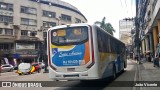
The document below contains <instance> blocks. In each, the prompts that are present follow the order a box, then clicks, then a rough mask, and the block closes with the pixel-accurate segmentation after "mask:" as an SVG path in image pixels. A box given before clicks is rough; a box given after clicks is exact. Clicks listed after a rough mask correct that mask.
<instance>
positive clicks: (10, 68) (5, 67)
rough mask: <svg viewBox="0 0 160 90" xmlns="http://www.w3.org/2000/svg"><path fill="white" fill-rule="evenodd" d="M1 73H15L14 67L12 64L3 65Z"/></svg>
mask: <svg viewBox="0 0 160 90" xmlns="http://www.w3.org/2000/svg"><path fill="white" fill-rule="evenodd" d="M0 70H1V72H12V71H13V66H12V65H11V64H4V65H1V69H0Z"/></svg>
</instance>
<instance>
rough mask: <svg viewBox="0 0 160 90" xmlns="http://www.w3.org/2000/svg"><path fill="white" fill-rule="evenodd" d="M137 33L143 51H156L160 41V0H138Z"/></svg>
mask: <svg viewBox="0 0 160 90" xmlns="http://www.w3.org/2000/svg"><path fill="white" fill-rule="evenodd" d="M136 29H137V30H136V31H137V32H136V33H138V35H139V38H140V40H141V44H140V45H141V51H142V53H146V52H151V53H153V54H155V53H156V46H157V44H158V43H159V42H160V0H136Z"/></svg>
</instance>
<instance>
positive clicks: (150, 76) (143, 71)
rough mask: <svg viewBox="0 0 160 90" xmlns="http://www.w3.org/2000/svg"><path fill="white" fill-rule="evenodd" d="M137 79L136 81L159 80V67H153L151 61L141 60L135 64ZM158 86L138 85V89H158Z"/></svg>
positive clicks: (159, 89) (159, 88)
mask: <svg viewBox="0 0 160 90" xmlns="http://www.w3.org/2000/svg"><path fill="white" fill-rule="evenodd" d="M137 71H138V75H137V76H138V80H137V81H159V82H160V67H153V63H152V62H143V63H142V64H137ZM158 86H159V87H140V90H160V85H159V84H158Z"/></svg>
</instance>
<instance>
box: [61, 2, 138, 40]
mask: <svg viewBox="0 0 160 90" xmlns="http://www.w3.org/2000/svg"><path fill="white" fill-rule="evenodd" d="M61 1H64V2H67V3H70V4H71V5H73V6H75V7H76V8H77V9H78V10H79V11H80V12H81V13H82V14H83V15H84V16H85V17H86V18H87V20H88V23H90V24H93V23H94V22H96V21H102V19H103V17H106V23H111V24H112V26H113V28H114V29H115V30H116V32H115V33H114V36H115V37H116V38H118V39H119V20H122V19H124V18H129V17H130V18H132V17H135V9H136V8H135V0H61Z"/></svg>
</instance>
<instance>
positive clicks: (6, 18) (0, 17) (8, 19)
mask: <svg viewBox="0 0 160 90" xmlns="http://www.w3.org/2000/svg"><path fill="white" fill-rule="evenodd" d="M0 22H9V23H13V17H12V16H4V15H0Z"/></svg>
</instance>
